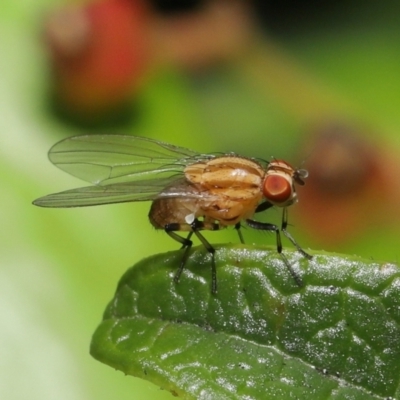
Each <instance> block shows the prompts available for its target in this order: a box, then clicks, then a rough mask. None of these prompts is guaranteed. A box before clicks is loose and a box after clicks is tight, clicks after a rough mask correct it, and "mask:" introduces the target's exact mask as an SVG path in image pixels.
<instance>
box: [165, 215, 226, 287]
mask: <svg viewBox="0 0 400 400" xmlns="http://www.w3.org/2000/svg"><path fill="white" fill-rule="evenodd" d="M206 225H207V226H206ZM190 227H191V229H192V231H191V232H189V235H188V236H187V237H186V238H183V237H182V236H179V235H178V234H177V233H176V232H175V231H179V230H181V225H180V224H178V223H176V224H175V223H174V224H168V225H166V226H165V232H166V233H167V234H168V235H169V236H171V237H172V238H173V239H175V240H176V241H178V242H179V243H181V244H182V249H184V250H185V251H184V253H183V257H182V260H181V264H180V266H179V268H178V270H177V271H176V274H175V276H174V281H175V282H179V279H180V277H181V274H182V271H183V269H184V267H185V264H186V261H187V259H188V256H189V251H190V248H191V247H192V244H193V242H192V241H191V240H190V238H191V236H192V235H193V233H194V234H195V235H196V236H197V237H198V239H199V240H200V242H201V243H202V244H203V246H204V247H205V248H206V250H207V251H208V252H209V253H210V254H211V292H212V293H213V294H215V293H217V269H216V266H215V249H214V247H213V246H212V245H211V244H210V243H209V242H208V241H207V239H206V238H205V237H204V236H203V235H202V234H201V233H200V230H201V229H210V230H218V229H219V225H218V224H209V223H207V224H205V223H203V222H201V221H199V220H197V219H195V220H194V221H193V222H192V223H191V224H190Z"/></svg>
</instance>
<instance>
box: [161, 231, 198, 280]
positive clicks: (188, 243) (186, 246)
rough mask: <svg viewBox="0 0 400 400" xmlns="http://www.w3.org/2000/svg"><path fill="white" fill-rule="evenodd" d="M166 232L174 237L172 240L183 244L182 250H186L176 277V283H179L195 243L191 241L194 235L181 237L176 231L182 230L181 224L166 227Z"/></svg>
mask: <svg viewBox="0 0 400 400" xmlns="http://www.w3.org/2000/svg"><path fill="white" fill-rule="evenodd" d="M164 230H165V232H166V233H167V234H168V235H169V236H170V237H172V239H174V240H176V241H177V242H179V243H181V244H182V247H181V249H182V250H184V252H183V256H182V259H181V263H180V265H179V268H178V270H177V271H176V273H175V276H174V282H176V283H178V282H179V279H180V277H181V275H182V271H183V268H184V267H185V264H186V261H187V259H188V256H189V251H190V249H191V247H192V245H193V242H192V241H191V240H190V238H191V236H192V235H193V232H189V235H188V236H187V237H186V238H184V237H182V236H179V235H178V234H177V233H176V232H175V231H180V230H181V226H180V224H167V225H165V228H164Z"/></svg>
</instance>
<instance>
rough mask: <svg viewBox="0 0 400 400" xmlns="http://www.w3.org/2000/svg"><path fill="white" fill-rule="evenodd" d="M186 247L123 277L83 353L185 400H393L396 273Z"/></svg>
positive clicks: (397, 354)
mask: <svg viewBox="0 0 400 400" xmlns="http://www.w3.org/2000/svg"><path fill="white" fill-rule="evenodd" d="M216 248H217V252H216V263H217V275H218V293H217V294H215V295H212V294H211V289H210V280H211V268H210V255H209V254H208V253H207V252H206V251H205V250H204V249H203V248H194V249H193V250H192V253H191V256H190V258H189V260H188V262H187V265H186V268H185V270H184V272H183V274H182V277H181V281H180V282H179V283H178V284H176V283H174V281H173V276H174V273H175V271H176V269H177V266H178V265H179V263H180V259H181V256H182V252H180V251H175V252H169V253H165V254H159V255H156V256H153V257H150V258H147V259H145V260H143V261H141V262H139V263H138V264H137V265H135V266H134V267H132V268H131V269H129V270H128V271H127V272H126V273H125V275H124V276H123V277H122V279H121V281H120V282H119V285H118V288H117V291H116V294H115V297H114V298H113V300H112V301H111V302H110V304H109V305H108V307H107V309H106V311H105V314H104V319H103V321H102V322H101V324H100V326H99V327H98V328H97V330H96V332H95V333H94V336H93V340H92V344H91V354H92V355H93V357H95V358H96V359H98V360H99V361H101V362H104V363H106V364H108V365H110V366H112V367H114V368H116V369H119V370H121V371H123V372H125V373H126V374H130V375H134V376H138V377H141V378H144V379H148V380H150V381H152V382H153V383H155V384H157V385H159V386H161V387H163V388H164V389H167V390H169V391H171V392H172V393H173V394H176V395H178V396H181V397H182V398H185V399H218V400H220V399H311V398H312V399H335V400H337V399H362V400H367V399H382V398H389V397H392V398H400V389H399V382H400V379H399V378H400V361H399V360H400V268H399V267H398V266H396V265H394V264H387V263H386V264H385V263H378V262H374V261H370V260H362V259H359V258H356V257H344V256H340V255H336V254H325V253H318V254H314V258H313V260H312V261H308V260H306V259H304V258H303V257H302V256H301V255H300V254H299V253H297V252H291V251H286V252H285V254H286V255H287V257H288V259H289V261H290V263H291V264H292V266H293V268H294V270H295V271H296V272H297V273H298V274H299V275H300V276H301V278H302V279H303V281H304V286H303V287H299V286H298V285H296V283H295V281H294V280H293V278H292V277H291V275H290V273H289V272H288V270H287V268H286V266H285V264H284V263H283V261H282V259H281V258H280V256H279V255H278V254H277V253H276V251H275V250H270V249H266V248H265V247H263V248H261V247H253V246H244V245H224V246H217V247H216Z"/></svg>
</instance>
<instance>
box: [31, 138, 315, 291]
mask: <svg viewBox="0 0 400 400" xmlns="http://www.w3.org/2000/svg"><path fill="white" fill-rule="evenodd" d="M49 159H50V161H51V162H52V163H53V164H54V165H55V166H57V167H59V168H60V169H62V170H64V171H65V172H68V173H69V174H71V175H73V176H76V177H78V178H80V179H83V180H84V181H87V182H90V183H91V184H92V186H86V187H82V188H77V189H72V190H67V191H64V192H60V193H55V194H50V195H48V196H44V197H41V198H39V199H37V200H35V201H34V202H33V204H35V205H37V206H41V207H82V206H94V205H100V204H112V203H123V202H131V201H152V205H151V208H150V212H149V219H150V222H151V224H152V225H153V226H154V227H155V228H156V229H163V230H164V231H165V232H166V233H167V234H168V235H169V236H171V237H172V238H173V239H175V240H176V241H178V242H179V243H180V244H181V245H182V249H183V250H184V251H183V255H182V260H181V263H180V266H179V268H178V270H177V272H176V274H175V276H174V281H175V282H178V281H179V279H180V276H181V274H182V271H183V269H184V266H185V263H186V260H187V258H188V256H189V251H190V248H191V246H192V240H191V237H192V235H193V234H195V235H196V236H197V237H198V239H199V240H200V241H201V243H202V244H203V245H204V247H205V248H206V249H207V251H208V252H209V253H210V254H211V271H212V280H211V282H212V283H211V291H212V293H216V292H217V273H216V267H215V249H214V247H213V246H212V245H211V244H210V243H209V242H208V241H207V240H206V238H205V237H204V236H203V234H202V233H201V231H202V230H213V231H215V230H219V229H222V228H226V227H228V226H233V227H234V228H235V229H236V230H237V232H238V235H239V238H240V241H241V242H242V243H244V240H243V236H242V233H241V230H240V227H241V222H242V221H246V223H247V225H248V226H250V227H252V228H254V229H260V230H266V231H271V232H275V234H276V242H277V251H278V253H279V254H280V255H281V257H282V259H283V261H284V262H285V265H286V266H287V268H288V270H289V271H290V273H291V275H292V276H293V278H294V279H295V281H296V282H297V284H298V285H299V286H301V285H302V282H301V279H300V277H299V276H298V275H297V274H296V273H295V271H294V270H293V269H292V267H291V265H290V263H289V261H288V260H287V258H286V257H285V255H284V254H283V253H282V242H281V235H280V232H282V233H283V234H284V235H285V236H286V237H287V238H288V239H289V240H290V241H291V242H292V243H293V245H294V246H295V247H296V249H297V250H298V251H299V252H300V253H301V254H302V255H303V256H304V257H306V258H307V259H311V255H309V254H308V253H306V252H305V251H304V250H303V249H302V248H301V247H300V246H299V245H298V244H297V242H296V241H295V240H294V238H293V237H292V236H291V235H290V234H289V232H288V231H287V224H288V222H287V221H288V212H287V207H289V206H290V205H292V204H294V203H295V202H296V201H297V193H296V189H295V185H296V184H297V185H304V179H305V178H307V176H308V172H307V171H306V170H304V169H295V168H293V167H292V166H291V165H290V164H288V163H287V162H286V161H283V160H272V161H271V162H266V161H258V160H256V159H252V158H247V157H242V156H239V155H236V154H233V153H232V154H224V155H216V154H200V153H197V152H195V151H192V150H189V149H185V148H182V147H177V146H173V145H171V144H168V143H164V142H161V141H158V140H154V139H149V138H142V137H137V136H128V135H88V136H75V137H71V138H68V139H65V140H62V141H60V142H58V143H56V144H55V145H54V146H53V147H52V148H51V149H50V151H49ZM273 206H277V207H281V208H282V210H283V212H282V224H281V227H280V228H279V227H278V226H277V225H275V224H271V223H265V222H259V221H255V220H254V219H252V218H253V216H254V214H256V213H259V212H262V211H265V210H267V209H269V208H271V207H273ZM180 231H183V232H188V234H187V236H186V237H183V236H181V235H179V234H178V233H177V232H180Z"/></svg>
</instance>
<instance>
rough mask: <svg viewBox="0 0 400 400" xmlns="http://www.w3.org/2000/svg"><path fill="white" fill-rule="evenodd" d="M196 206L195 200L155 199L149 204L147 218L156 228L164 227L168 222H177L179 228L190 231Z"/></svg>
mask: <svg viewBox="0 0 400 400" xmlns="http://www.w3.org/2000/svg"><path fill="white" fill-rule="evenodd" d="M197 208H198V207H197V206H196V200H191V201H187V200H185V199H182V198H171V199H156V200H154V201H153V203H152V205H151V208H150V212H149V219H150V222H151V224H152V225H153V226H154V227H155V228H156V229H165V227H166V226H167V225H169V224H179V225H180V230H182V231H191V230H192V228H191V226H190V222H192V220H193V219H194V218H195V216H196V215H195V214H196V209H197Z"/></svg>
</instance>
